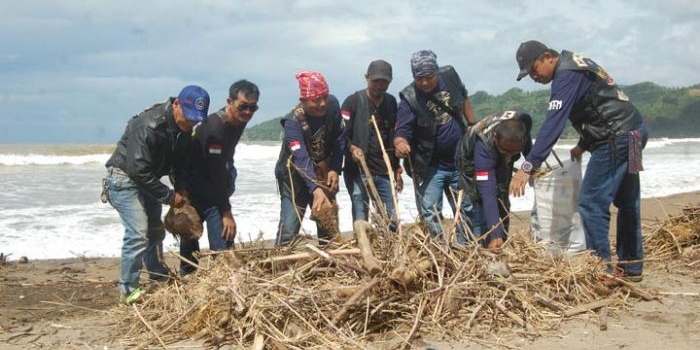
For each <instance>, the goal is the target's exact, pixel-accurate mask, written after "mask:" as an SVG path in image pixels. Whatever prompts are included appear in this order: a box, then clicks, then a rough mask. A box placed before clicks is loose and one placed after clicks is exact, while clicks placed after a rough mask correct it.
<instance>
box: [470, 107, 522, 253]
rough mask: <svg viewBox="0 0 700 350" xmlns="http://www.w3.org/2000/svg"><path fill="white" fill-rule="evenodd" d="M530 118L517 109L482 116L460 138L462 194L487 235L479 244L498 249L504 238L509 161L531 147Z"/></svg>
mask: <svg viewBox="0 0 700 350" xmlns="http://www.w3.org/2000/svg"><path fill="white" fill-rule="evenodd" d="M531 127H532V118H531V117H530V115H529V114H527V113H523V112H520V111H505V112H503V113H497V114H493V115H490V116H488V117H485V118H484V119H482V120H480V121H479V122H478V123H476V125H474V126H473V127H471V128H470V129H469V132H468V133H467V134H466V135H464V137H462V140H461V141H460V143H459V147H458V149H457V155H456V162H457V167H458V169H459V171H460V174H461V185H462V188H463V189H464V192H465V195H468V196H469V198H471V201H472V203H473V204H474V216H473V217H472V220H474V222H476V223H478V226H479V227H481V228H482V230H483V231H484V232H481V234H484V233H487V232H488V236H486V237H484V240H483V241H482V243H483V245H484V246H486V247H488V248H489V249H494V248H500V247H501V246H502V245H503V243H504V242H505V240H506V238H507V233H508V224H509V222H510V220H509V214H510V200H509V198H508V185H509V184H510V180H511V177H512V176H513V164H514V163H515V161H516V160H518V159H519V158H520V154H521V153H522V154H523V155H527V154H528V153H529V152H530V148H532V139H531V138H530V129H531Z"/></svg>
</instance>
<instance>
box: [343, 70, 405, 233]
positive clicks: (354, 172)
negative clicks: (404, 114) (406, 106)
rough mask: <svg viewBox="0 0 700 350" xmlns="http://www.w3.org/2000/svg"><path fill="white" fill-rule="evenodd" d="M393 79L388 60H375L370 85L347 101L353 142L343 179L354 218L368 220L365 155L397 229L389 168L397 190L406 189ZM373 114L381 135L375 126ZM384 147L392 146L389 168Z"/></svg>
mask: <svg viewBox="0 0 700 350" xmlns="http://www.w3.org/2000/svg"><path fill="white" fill-rule="evenodd" d="M391 79H392V69H391V65H390V64H389V63H388V62H386V61H384V60H376V61H372V62H371V63H370V64H369V67H368V68H367V74H365V80H366V81H367V88H366V89H363V90H359V91H357V92H355V93H354V94H352V95H350V96H348V97H347V98H346V99H345V101H343V106H342V107H341V114H342V116H343V120H344V121H345V132H346V134H347V138H348V141H349V143H348V144H349V147H348V152H347V154H346V158H345V168H344V174H343V178H344V180H345V186H346V188H347V190H348V194H350V200H351V201H352V221H353V222H354V221H357V220H365V221H367V220H368V212H369V195H368V192H367V188H366V187H365V181H367V175H368V174H365V173H364V172H363V170H362V169H361V167H360V166H359V164H360V158H364V159H365V162H366V164H367V168H368V169H369V172H370V174H369V175H370V176H371V178H372V181H373V182H374V185H375V186H376V188H377V192H378V194H379V197H380V198H381V201H382V203H383V204H384V208H385V209H386V215H387V218H388V219H390V220H393V222H392V224H390V227H392V228H395V225H396V224H397V223H396V222H395V218H394V200H393V196H392V188H391V181H390V179H389V171H392V172H394V174H395V178H396V186H397V190H398V191H400V190H401V189H402V188H403V181H402V179H401V173H402V172H403V169H402V168H401V167H400V166H399V160H398V158H397V157H396V155H395V153H394V152H393V143H392V140H393V139H394V126H395V124H396V107H397V106H396V98H395V97H394V96H392V95H391V94H388V93H387V92H386V91H387V89H388V88H389V84H390V83H391ZM372 117H374V120H375V122H376V125H377V128H378V129H379V134H380V136H378V135H377V131H376V130H375V128H374V124H373V122H372ZM380 142H381V143H380ZM382 147H386V148H388V149H386V151H387V152H388V154H387V156H388V158H389V160H390V163H391V169H387V165H386V162H385V161H384V151H383V150H382Z"/></svg>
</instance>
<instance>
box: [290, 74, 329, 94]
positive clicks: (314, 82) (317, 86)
mask: <svg viewBox="0 0 700 350" xmlns="http://www.w3.org/2000/svg"><path fill="white" fill-rule="evenodd" d="M296 78H297V80H298V81H299V97H300V98H305V99H311V100H313V99H317V98H319V97H321V96H324V95H327V94H328V84H327V83H326V79H324V78H323V75H321V73H319V72H311V71H303V72H299V73H297V74H296Z"/></svg>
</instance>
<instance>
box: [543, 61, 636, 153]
mask: <svg viewBox="0 0 700 350" xmlns="http://www.w3.org/2000/svg"><path fill="white" fill-rule="evenodd" d="M559 69H566V70H578V71H586V72H587V74H588V75H589V76H592V77H594V79H595V80H594V82H593V85H592V87H591V89H590V90H589V91H588V93H587V94H586V95H585V96H584V98H582V99H580V100H579V101H578V102H576V104H575V105H574V107H573V109H572V111H571V115H570V116H569V119H570V120H571V124H572V125H573V126H574V128H575V129H576V131H578V133H579V135H581V138H582V139H583V141H584V144H585V145H586V146H588V149H589V150H592V149H593V148H595V147H596V146H597V144H600V143H601V142H604V141H608V140H610V139H612V138H614V137H616V136H619V135H622V134H624V133H626V132H629V131H632V130H636V129H638V128H639V127H640V126H641V125H642V115H641V114H640V113H639V111H638V110H637V108H635V107H634V105H633V104H632V103H631V102H629V98H628V97H627V95H626V94H625V93H624V92H623V91H622V89H620V87H618V86H617V84H615V83H614V82H613V79H612V78H611V77H610V75H608V73H607V72H606V71H605V69H603V67H601V66H599V65H598V64H596V63H595V62H594V61H593V60H591V59H589V58H586V57H582V56H580V55H578V54H576V53H573V52H569V51H562V53H561V56H560V58H559V64H558V66H557V70H559Z"/></svg>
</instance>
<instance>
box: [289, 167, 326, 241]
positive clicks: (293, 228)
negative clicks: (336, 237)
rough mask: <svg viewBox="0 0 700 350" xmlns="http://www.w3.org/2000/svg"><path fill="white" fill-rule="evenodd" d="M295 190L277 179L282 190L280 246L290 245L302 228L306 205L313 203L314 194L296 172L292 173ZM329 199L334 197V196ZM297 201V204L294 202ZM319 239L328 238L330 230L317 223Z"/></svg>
mask: <svg viewBox="0 0 700 350" xmlns="http://www.w3.org/2000/svg"><path fill="white" fill-rule="evenodd" d="M292 179H293V180H292V181H293V184H294V191H293V192H292V188H291V186H290V184H289V182H287V181H284V180H282V179H277V186H278V188H279V191H280V200H281V205H280V222H279V225H278V228H277V238H276V240H275V245H276V246H278V247H281V246H286V245H289V243H291V242H292V240H293V239H294V237H296V236H297V234H299V230H300V229H301V219H302V218H303V217H304V214H306V207H308V206H310V205H312V204H313V195H312V194H311V193H309V191H308V189H307V188H306V185H305V184H304V181H303V180H302V179H301V178H300V177H299V176H298V175H297V174H296V173H293V174H292ZM329 199H331V200H332V199H334V198H333V197H331V198H329ZM295 202H296V206H295V205H294V203H295ZM316 232H317V236H318V239H320V240H328V239H329V238H330V237H329V235H328V231H325V230H322V229H321V228H320V227H319V225H318V224H316Z"/></svg>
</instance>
